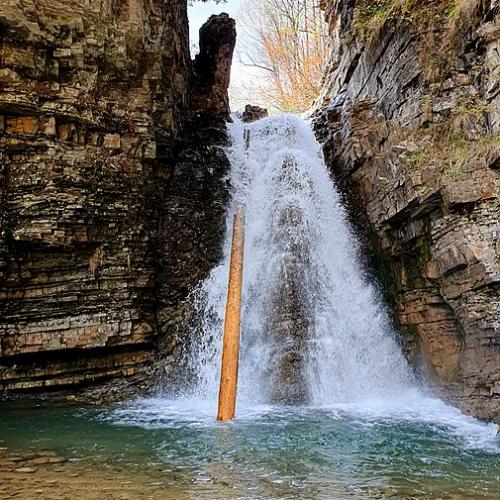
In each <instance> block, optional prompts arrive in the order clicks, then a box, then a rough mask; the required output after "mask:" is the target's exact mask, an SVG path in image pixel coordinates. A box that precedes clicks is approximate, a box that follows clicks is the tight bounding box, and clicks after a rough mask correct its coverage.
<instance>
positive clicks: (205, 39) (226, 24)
mask: <svg viewBox="0 0 500 500" xmlns="http://www.w3.org/2000/svg"><path fill="white" fill-rule="evenodd" d="M235 44H236V23H235V21H234V19H231V18H230V17H229V16H228V15H227V14H219V15H218V16H211V17H210V19H209V20H208V21H207V22H206V23H205V24H204V25H203V26H202V27H201V28H200V52H199V54H198V55H197V56H196V58H195V60H194V85H193V87H192V96H191V102H192V109H193V110H196V111H198V112H199V113H200V114H201V115H204V114H206V113H209V115H210V116H213V115H214V114H215V115H218V116H220V117H221V118H222V119H223V120H228V119H229V96H228V90H227V89H228V88H229V80H230V77H231V62H232V58H233V52H234V47H235Z"/></svg>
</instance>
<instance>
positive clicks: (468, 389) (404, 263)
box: [315, 0, 500, 418]
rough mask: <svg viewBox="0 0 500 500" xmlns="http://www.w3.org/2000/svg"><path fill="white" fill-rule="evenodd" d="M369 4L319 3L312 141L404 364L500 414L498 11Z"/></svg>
mask: <svg viewBox="0 0 500 500" xmlns="http://www.w3.org/2000/svg"><path fill="white" fill-rule="evenodd" d="M371 4H373V2H372V3H371ZM400 4H401V3H400ZM378 6H379V9H373V8H371V7H370V2H368V1H363V0H358V1H354V0H350V1H348V2H344V1H340V0H327V1H324V2H323V8H324V9H325V13H326V17H327V20H328V22H329V25H330V30H331V35H332V40H333V44H334V46H333V52H332V57H331V60H330V63H329V67H328V71H327V75H326V78H325V86H324V91H323V95H322V98H321V100H320V102H319V103H318V110H317V111H316V113H315V128H316V132H317V136H318V138H319V139H320V141H321V142H322V144H323V146H324V151H325V156H326V160H327V163H328V165H329V166H330V168H331V169H332V172H333V173H334V176H335V178H336V180H337V182H338V184H339V185H340V186H341V188H342V190H343V191H344V193H345V194H346V199H347V201H348V203H349V205H350V207H351V213H352V216H353V221H354V223H355V224H356V225H357V226H358V227H359V229H360V233H361V234H363V235H364V238H365V243H366V245H367V247H368V248H369V250H370V251H371V255H372V264H373V265H374V268H375V270H376V272H377V275H378V278H379V281H380V283H381V286H382V288H383V289H384V291H385V293H386V295H387V298H388V300H389V302H390V303H391V305H392V306H393V307H394V311H395V320H396V322H397V323H398V324H399V327H400V331H401V332H402V340H403V343H404V345H405V348H406V351H407V353H408V357H409V359H410V360H411V361H412V362H413V363H414V364H415V365H416V366H424V367H425V373H426V374H427V376H428V377H429V378H430V379H431V380H432V381H433V382H434V383H435V386H436V388H437V389H438V390H439V391H440V392H441V393H442V394H444V395H445V396H447V397H449V398H450V399H451V400H452V401H453V402H455V403H456V404H458V405H459V406H460V407H461V408H462V409H464V410H465V411H467V412H469V413H471V414H473V415H476V416H479V417H482V418H499V417H500V295H499V294H500V224H499V218H500V202H499V186H500V169H499V167H500V80H499V75H500V55H499V54H500V16H499V15H498V14H499V3H498V1H496V0H493V1H490V0H487V1H481V0H474V1H471V2H456V1H449V2H448V1H447V2H428V4H426V5H425V6H424V5H422V6H418V7H415V8H414V10H411V7H410V8H409V9H410V10H408V11H406V12H405V13H404V15H403V14H402V13H401V12H400V11H398V10H397V9H398V7H397V2H393V1H392V0H383V1H381V2H378ZM395 6H396V7H395ZM399 8H403V7H401V6H400V7H399ZM384 9H385V10H384ZM391 9H392V10H391ZM394 9H395V10H394ZM429 19H430V20H432V22H429Z"/></svg>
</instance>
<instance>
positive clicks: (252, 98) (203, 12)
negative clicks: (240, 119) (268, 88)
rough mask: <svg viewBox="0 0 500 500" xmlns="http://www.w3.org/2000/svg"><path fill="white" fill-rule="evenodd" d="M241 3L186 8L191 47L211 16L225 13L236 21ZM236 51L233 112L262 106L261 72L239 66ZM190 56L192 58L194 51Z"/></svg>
mask: <svg viewBox="0 0 500 500" xmlns="http://www.w3.org/2000/svg"><path fill="white" fill-rule="evenodd" d="M243 2H244V0H228V1H227V2H225V3H219V4H216V3H215V2H213V1H210V2H206V3H202V2H199V1H195V2H193V5H190V6H189V8H188V14H189V33H190V38H191V47H195V46H197V45H198V31H199V29H200V27H201V25H202V24H203V23H204V22H205V21H206V20H207V19H208V18H209V17H210V16H211V15H212V14H220V13H221V12H226V13H227V14H229V15H230V16H231V17H233V18H236V21H238V11H239V10H240V9H241V7H242V4H243ZM236 29H237V30H238V25H236ZM238 50H239V49H238V45H237V46H236V50H235V54H234V59H233V69H232V72H231V87H230V89H229V95H230V98H231V108H232V109H233V111H238V110H241V109H243V107H244V105H245V104H258V105H263V104H264V103H262V102H259V92H258V87H259V84H260V83H261V82H262V79H263V75H262V71H261V70H258V69H256V68H252V67H248V66H244V65H243V64H241V63H240V61H239V60H238V59H239V58H238V55H237V54H238ZM192 56H193V57H194V50H193V54H192Z"/></svg>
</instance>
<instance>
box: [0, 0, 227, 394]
mask: <svg viewBox="0 0 500 500" xmlns="http://www.w3.org/2000/svg"><path fill="white" fill-rule="evenodd" d="M224 29H225V30H226V31H225V33H227V35H226V39H225V50H224V51H219V52H218V53H217V54H215V55H210V54H211V52H210V49H209V50H208V51H207V54H208V55H207V57H209V58H210V57H211V62H212V65H211V66H210V68H208V69H207V71H206V74H204V75H203V77H200V76H199V75H198V74H197V73H196V72H195V71H194V70H193V65H192V62H191V60H190V56H189V40H188V25H187V14H186V3H185V2H184V1H181V0H166V1H165V0H162V1H156V0H154V1H151V2H144V1H142V0H121V1H118V2H117V1H111V0H98V1H95V2H94V1H92V2H89V1H86V0H72V1H67V0H64V1H63V0H50V1H49V0H47V1H45V0H38V1H32V0H28V1H25V0H23V1H20V0H7V2H5V1H4V2H3V3H2V5H1V6H0V53H1V58H0V206H1V209H0V210H1V211H0V224H1V228H0V388H3V389H7V390H9V389H10V390H18V389H35V388H52V387H58V386H73V385H75V384H80V383H88V382H96V381H102V380H105V379H108V378H110V377H115V376H135V375H140V374H142V373H144V370H146V369H148V367H149V366H151V364H152V360H153V358H154V356H155V353H156V350H157V347H158V346H159V345H161V346H162V348H164V349H168V352H165V353H164V354H165V355H170V356H167V358H168V359H173V356H174V355H175V354H176V352H178V350H179V348H178V344H179V343H180V339H179V337H178V335H177V334H176V331H177V330H176V328H175V325H177V324H178V323H179V321H180V320H179V317H181V316H182V314H183V308H184V306H183V305H182V303H183V301H184V299H185V297H186V295H187V293H188V290H189V287H190V286H192V285H193V284H195V283H196V281H197V280H199V279H201V278H202V277H203V276H204V275H205V273H206V272H207V271H208V270H209V269H210V268H211V267H212V266H213V265H214V263H215V262H216V260H217V259H218V256H219V247H220V243H221V240H222V237H223V234H224V227H223V225H224V204H225V201H226V198H227V192H228V190H227V186H226V182H225V180H224V179H225V174H226V170H227V159H226V158H225V155H224V154H223V152H222V150H221V148H220V145H221V144H223V143H224V141H225V132H224V128H223V126H222V123H223V118H224V117H225V116H226V115H227V113H228V106H227V83H228V82H227V79H228V75H229V68H230V59H231V55H232V48H233V47H234V36H235V31H234V23H233V22H232V21H231V20H229V19H228V18H224V19H222V20H220V22H219V30H220V32H224ZM231 39H232V43H231ZM228 40H229V41H228ZM217 47H218V44H217V42H216V43H215V48H217ZM214 74H216V76H214ZM203 78H208V79H210V85H205V86H203ZM200 86H201V87H203V89H202V90H198V91H197V93H196V95H197V96H198V97H199V98H200V96H203V97H204V99H205V102H210V109H209V113H206V109H205V108H203V109H198V107H197V102H192V101H191V100H190V96H191V95H194V94H195V92H194V91H193V89H194V88H196V89H199V88H200ZM198 111H203V112H205V114H204V119H203V121H202V122H199V121H197V116H198V115H197V113H198ZM202 129H204V130H205V132H202ZM201 136H203V140H202V139H201V138H200V137H201ZM181 219H182V224H181V222H180V220H181ZM187 220H189V221H190V222H189V224H186V221H187ZM193 262H196V266H194V265H193Z"/></svg>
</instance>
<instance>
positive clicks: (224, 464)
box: [0, 394, 500, 499]
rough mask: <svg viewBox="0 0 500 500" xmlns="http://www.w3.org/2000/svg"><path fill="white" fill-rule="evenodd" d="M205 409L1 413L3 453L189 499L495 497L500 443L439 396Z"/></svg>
mask: <svg viewBox="0 0 500 500" xmlns="http://www.w3.org/2000/svg"><path fill="white" fill-rule="evenodd" d="M214 411H215V406H214V405H213V404H208V403H206V402H204V401H193V400H168V399H164V398H161V397H159V398H151V399H141V400H137V401H133V402H129V403H124V404H121V405H118V406H116V407H106V408H88V407H87V408H79V407H72V408H68V407H43V406H40V407H30V408H27V407H22V406H19V405H16V406H10V407H9V406H7V407H4V408H3V409H2V411H1V412H0V429H1V433H0V446H6V447H8V448H9V449H10V450H12V451H14V452H16V453H29V452H32V451H36V450H41V449H50V450H53V451H55V452H57V454H59V455H61V456H63V457H65V458H73V459H75V458H80V459H85V460H87V461H88V463H89V467H95V468H97V469H99V468H101V469H102V468H104V467H108V466H113V467H114V468H118V469H119V470H121V471H125V472H126V475H127V477H128V479H129V480H130V481H132V482H133V481H134V477H135V475H136V474H137V475H139V474H140V473H142V472H149V473H151V476H152V477H155V478H156V480H157V486H158V487H159V488H165V489H168V488H170V487H175V488H176V489H177V490H178V491H181V492H182V493H183V495H185V497H186V498H195V497H198V498H200V497H201V498H214V499H219V498H220V499H225V498H231V499H232V498H244V499H254V498H255V499H257V498H260V499H262V498H266V499H267V498H269V499H271V498H297V499H298V498H318V499H342V498H370V499H372V498H373V499H377V498H405V499H411V498H426V499H427V498H429V499H430V498H436V499H438V498H439V499H444V498H453V499H459V498H460V499H462V498H463V499H465V498H470V499H473V498H474V499H475V498H491V499H493V498H499V492H500V468H499V465H500V441H499V440H497V439H496V438H495V437H494V432H495V429H494V426H493V425H490V424H484V423H480V422H478V421H476V420H474V419H472V418H470V417H465V416H463V415H462V414H460V412H459V411H458V410H456V409H454V408H452V407H450V406H447V405H445V404H444V403H442V402H440V401H439V400H436V399H435V398H431V397H425V396H424V395H422V394H418V395H417V394H408V395H407V397H406V398H405V399H403V400H401V399H399V400H393V401H390V400H384V401H377V400H373V401H364V402H363V403H359V404H356V403H350V404H338V405H331V406H323V407H294V408H292V407H276V406H266V405H260V406H242V405H240V407H239V409H238V412H239V415H240V417H238V418H237V419H236V420H235V421H234V422H230V423H227V424H220V423H217V422H216V421H215V420H214Z"/></svg>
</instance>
